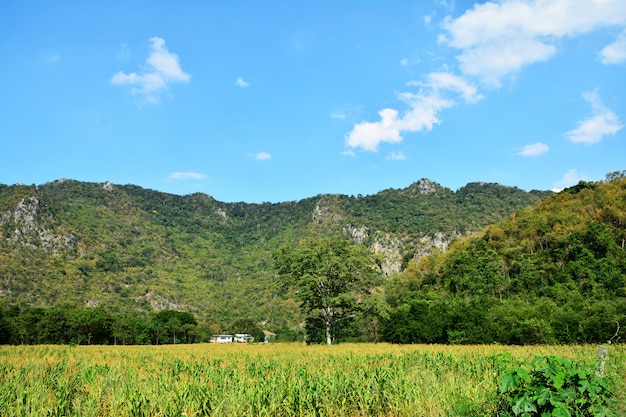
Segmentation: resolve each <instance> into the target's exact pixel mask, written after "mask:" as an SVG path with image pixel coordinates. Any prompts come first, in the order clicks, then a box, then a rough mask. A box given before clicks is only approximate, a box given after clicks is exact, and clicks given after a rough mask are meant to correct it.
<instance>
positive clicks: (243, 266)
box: [0, 179, 551, 328]
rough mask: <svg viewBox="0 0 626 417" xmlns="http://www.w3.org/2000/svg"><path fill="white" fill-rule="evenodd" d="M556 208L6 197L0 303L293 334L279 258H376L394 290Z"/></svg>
mask: <svg viewBox="0 0 626 417" xmlns="http://www.w3.org/2000/svg"><path fill="white" fill-rule="evenodd" d="M550 194H551V192H548V191H543V192H540V191H531V192H526V191H524V190H520V189H518V188H515V187H506V186H502V185H499V184H492V183H470V184H467V185H466V186H465V187H463V188H461V189H459V190H457V191H452V190H450V189H448V188H445V187H442V186H441V185H439V184H437V183H435V182H433V181H430V180H428V179H421V180H419V181H417V182H415V183H414V184H411V185H410V186H408V187H407V188H404V189H387V190H383V191H381V192H379V193H377V194H374V195H369V196H361V195H359V196H347V195H318V196H315V197H311V198H307V199H303V200H300V201H291V202H283V203H275V204H271V203H264V204H247V203H244V202H238V203H224V202H220V201H217V200H215V199H214V198H212V197H210V196H208V195H205V194H200V193H197V194H192V195H187V196H179V195H173V194H167V193H162V192H158V191H154V190H148V189H144V188H141V187H138V186H134V185H115V184H112V183H110V182H105V183H86V182H80V181H74V180H64V179H62V180H57V181H54V182H51V183H46V184H42V185H39V186H35V185H32V186H26V185H12V186H8V185H1V184H0V233H1V235H2V240H0V295H1V296H2V299H4V301H5V303H6V304H7V305H9V306H17V307H20V306H21V307H26V306H34V307H39V306H41V307H46V306H53V305H58V304H67V305H73V306H78V307H81V306H90V307H95V306H98V307H101V308H103V309H105V310H107V311H109V312H111V313H140V314H142V313H149V312H153V311H161V310H170V309H171V310H180V311H186V312H191V313H193V314H195V315H197V316H198V317H199V318H200V319H201V320H203V321H205V322H208V323H213V324H215V325H216V326H218V327H219V326H220V325H223V324H227V323H231V322H233V321H234V320H237V319H251V320H254V321H255V322H257V323H262V324H263V325H264V326H266V327H268V328H278V327H289V326H295V325H297V324H298V323H299V322H300V321H301V317H300V315H299V314H300V313H299V312H298V309H297V305H296V304H295V302H294V301H293V300H292V299H290V298H289V297H283V296H280V295H279V292H278V291H277V290H276V288H275V283H274V281H275V280H274V279H273V277H274V276H275V272H274V269H273V265H272V261H271V254H272V252H273V251H274V250H275V249H277V248H278V247H279V246H281V245H283V244H287V243H293V242H296V241H298V240H299V239H301V238H302V237H305V236H312V235H330V234H342V235H343V236H345V237H348V238H350V239H351V240H353V241H355V242H358V243H362V244H365V245H367V246H369V247H371V248H373V249H374V250H375V251H377V252H379V253H381V254H383V255H384V262H383V265H382V267H383V271H384V272H385V273H386V274H387V275H390V276H391V275H394V274H396V273H398V272H400V271H402V270H404V268H405V267H406V266H407V264H408V263H409V262H410V261H411V260H417V259H419V258H422V257H423V256H425V255H427V254H429V253H430V252H431V251H432V250H433V248H436V249H438V250H439V251H443V250H445V249H447V248H448V246H449V245H450V243H451V242H453V241H454V240H456V239H458V238H460V237H463V236H467V235H470V234H472V233H475V232H478V231H480V230H482V229H483V228H484V227H486V226H487V225H490V224H493V223H495V222H498V221H500V220H502V219H504V218H505V217H507V216H508V215H510V214H511V213H513V212H515V211H516V210H520V209H524V208H528V207H532V206H534V205H536V204H537V203H539V201H540V200H541V199H542V198H544V197H546V196H548V195H550Z"/></svg>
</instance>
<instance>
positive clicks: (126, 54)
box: [117, 43, 130, 60]
mask: <svg viewBox="0 0 626 417" xmlns="http://www.w3.org/2000/svg"><path fill="white" fill-rule="evenodd" d="M129 58H130V48H129V47H128V44H127V43H122V44H121V45H120V49H119V50H118V51H117V59H121V60H127V59H129Z"/></svg>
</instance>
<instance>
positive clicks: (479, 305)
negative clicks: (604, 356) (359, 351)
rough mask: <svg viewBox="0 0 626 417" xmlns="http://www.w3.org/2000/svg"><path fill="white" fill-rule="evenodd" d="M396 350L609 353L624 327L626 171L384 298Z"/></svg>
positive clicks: (484, 237)
mask: <svg viewBox="0 0 626 417" xmlns="http://www.w3.org/2000/svg"><path fill="white" fill-rule="evenodd" d="M386 290H387V291H386V295H387V302H388V304H389V306H390V312H389V318H388V320H386V322H385V323H383V326H382V328H383V329H382V333H383V337H384V339H385V340H387V341H391V342H398V343H417V342H419V343H423V342H428V343H494V342H498V343H506V344H532V343H579V344H584V343H606V342H607V341H609V340H613V341H616V340H619V337H620V333H619V329H620V323H621V325H622V326H623V324H624V323H625V322H626V171H623V172H621V173H619V172H617V173H612V174H609V175H608V176H607V181H604V182H598V183H595V182H583V181H581V182H580V183H579V184H578V185H576V186H574V187H570V188H567V189H565V190H563V191H562V192H560V193H558V194H554V195H552V196H549V197H547V198H545V199H543V200H542V201H540V202H539V203H538V204H536V205H535V206H533V207H528V208H524V209H521V210H517V211H516V212H514V213H513V214H512V215H511V216H507V217H506V218H505V219H503V220H502V221H499V222H497V223H494V224H492V225H489V226H487V227H486V228H485V229H483V230H482V231H481V232H480V233H476V234H474V235H472V236H469V237H467V238H465V239H460V240H458V241H457V242H455V243H454V244H452V245H451V246H450V247H449V250H448V251H446V252H445V253H438V252H433V253H432V254H431V255H430V256H428V257H424V258H421V259H419V260H413V261H411V262H410V263H409V265H408V266H407V268H406V269H405V270H404V272H403V274H401V275H400V276H399V277H397V278H395V279H394V281H393V282H392V283H390V284H389V285H388V286H387V288H386Z"/></svg>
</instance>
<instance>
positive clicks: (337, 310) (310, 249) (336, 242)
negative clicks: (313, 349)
mask: <svg viewBox="0 0 626 417" xmlns="http://www.w3.org/2000/svg"><path fill="white" fill-rule="evenodd" d="M274 264H275V266H276V270H277V272H278V274H279V277H280V279H281V283H282V285H284V286H286V287H291V288H294V289H295V291H296V297H297V299H298V300H300V302H301V308H302V310H303V312H305V313H307V314H309V315H310V314H311V313H315V312H321V313H322V317H323V319H324V329H325V338H326V343H327V344H331V343H332V342H333V339H334V338H335V328H336V324H337V322H338V321H340V320H343V319H347V318H351V317H354V314H355V313H356V312H357V311H359V307H360V306H361V304H362V303H363V300H364V298H365V297H367V296H368V295H369V294H370V290H371V289H372V288H373V287H374V286H375V280H376V277H377V276H380V272H379V271H377V269H376V263H375V261H374V257H373V255H372V253H371V251H369V250H368V249H367V248H365V247H364V246H363V245H355V244H351V243H350V242H348V241H347V240H345V239H342V238H339V237H331V238H316V239H312V240H309V241H303V242H300V243H299V244H298V245H297V246H296V247H289V246H284V247H282V248H280V249H279V250H277V251H276V252H275V253H274Z"/></svg>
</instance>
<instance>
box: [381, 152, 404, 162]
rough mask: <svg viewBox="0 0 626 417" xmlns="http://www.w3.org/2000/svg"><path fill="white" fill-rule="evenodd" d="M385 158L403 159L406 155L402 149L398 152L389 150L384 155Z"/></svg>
mask: <svg viewBox="0 0 626 417" xmlns="http://www.w3.org/2000/svg"><path fill="white" fill-rule="evenodd" d="M385 159H387V160H389V161H405V160H406V156H405V155H404V153H403V152H402V151H399V152H389V154H388V155H387V156H386V157H385Z"/></svg>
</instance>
